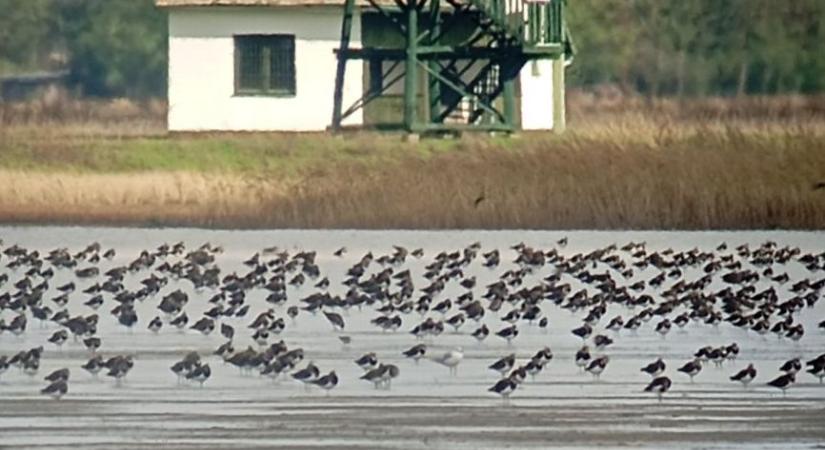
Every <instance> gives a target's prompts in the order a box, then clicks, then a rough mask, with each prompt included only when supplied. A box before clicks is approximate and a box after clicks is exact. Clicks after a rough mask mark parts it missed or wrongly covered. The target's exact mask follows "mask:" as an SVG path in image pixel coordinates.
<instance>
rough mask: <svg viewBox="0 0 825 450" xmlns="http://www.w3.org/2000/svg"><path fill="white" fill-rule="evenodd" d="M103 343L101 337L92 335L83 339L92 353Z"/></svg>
mask: <svg viewBox="0 0 825 450" xmlns="http://www.w3.org/2000/svg"><path fill="white" fill-rule="evenodd" d="M102 343H103V341H101V339H100V338H99V337H96V336H92V337H89V338H86V339H83V345H84V346H86V349H87V350H89V351H90V352H92V353H95V352H97V349H99V348H100V345H101V344H102Z"/></svg>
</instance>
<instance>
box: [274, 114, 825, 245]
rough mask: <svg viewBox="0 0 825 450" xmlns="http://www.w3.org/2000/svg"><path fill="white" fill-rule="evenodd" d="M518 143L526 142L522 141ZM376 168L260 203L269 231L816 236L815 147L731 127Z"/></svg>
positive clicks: (483, 151) (819, 192)
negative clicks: (753, 231) (787, 232)
mask: <svg viewBox="0 0 825 450" xmlns="http://www.w3.org/2000/svg"><path fill="white" fill-rule="evenodd" d="M522 139H524V140H530V139H532V138H530V137H523V138H522ZM524 147H527V148H526V149H524V150H520V151H516V152H514V151H507V150H503V149H499V148H478V149H473V150H468V151H466V152H463V153H450V154H446V155H444V156H441V157H439V158H436V159H434V160H430V161H420V160H410V161H406V162H404V163H402V164H398V165H395V166H386V167H379V168H367V167H358V166H354V167H347V168H340V169H337V170H336V172H335V173H334V174H333V173H330V174H325V175H321V176H318V177H315V178H313V179H308V180H305V181H304V183H302V184H301V185H300V186H297V187H295V188H294V189H293V190H292V191H291V192H290V195H287V196H284V197H275V198H272V199H271V200H270V201H269V203H268V204H267V207H266V208H265V210H266V211H268V212H269V214H268V217H269V219H270V224H271V225H274V226H300V227H313V228H315V227H319V228H325V227H356V228H363V227H367V228H386V227H389V228H493V229H496V228H538V229H542V228H555V229H570V228H588V229H628V228H631V229H742V228H788V229H800V228H801V229H821V228H823V226H825V190H823V189H817V188H815V186H816V184H817V183H820V182H825V141H823V139H822V138H821V137H820V136H794V137H793V138H791V137H785V136H777V137H772V138H768V137H754V136H748V135H744V134H741V133H739V132H737V131H735V130H730V131H728V132H725V133H721V134H718V133H713V132H708V133H707V134H697V135H694V136H691V137H688V138H685V139H680V140H676V141H667V140H666V139H665V140H663V141H662V142H661V144H660V145H650V144H638V143H635V144H628V143H625V142H621V141H617V142H612V141H605V140H592V139H587V138H573V139H569V140H564V141H561V142H559V141H554V140H552V139H547V138H537V139H536V140H535V141H534V142H525V143H524Z"/></svg>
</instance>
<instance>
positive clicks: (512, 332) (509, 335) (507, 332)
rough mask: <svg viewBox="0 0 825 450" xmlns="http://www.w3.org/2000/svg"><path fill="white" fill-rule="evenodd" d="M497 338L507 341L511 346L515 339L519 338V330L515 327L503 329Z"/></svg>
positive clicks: (497, 333)
mask: <svg viewBox="0 0 825 450" xmlns="http://www.w3.org/2000/svg"><path fill="white" fill-rule="evenodd" d="M496 336H498V337H500V338H502V339H506V340H507V344H511V343H512V342H513V339H515V338H516V336H518V328H516V326H515V325H510V326H509V327H505V328H502V329H500V330H498V331H497V332H496Z"/></svg>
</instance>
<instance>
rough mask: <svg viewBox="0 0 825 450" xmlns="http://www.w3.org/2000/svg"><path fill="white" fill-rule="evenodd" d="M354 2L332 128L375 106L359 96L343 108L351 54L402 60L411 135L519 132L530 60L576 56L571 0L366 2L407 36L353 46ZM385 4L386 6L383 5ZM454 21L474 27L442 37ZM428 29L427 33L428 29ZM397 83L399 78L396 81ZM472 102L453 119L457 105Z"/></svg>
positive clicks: (347, 10)
mask: <svg viewBox="0 0 825 450" xmlns="http://www.w3.org/2000/svg"><path fill="white" fill-rule="evenodd" d="M355 1H356V0H345V5H344V21H343V27H342V33H341V47H340V49H339V50H338V52H337V53H338V58H339V65H338V77H337V80H336V92H335V96H336V97H335V99H334V100H335V110H334V111H333V124H332V128H333V129H338V128H340V126H341V120H342V119H343V117H346V116H347V115H349V114H351V113H352V112H353V111H354V110H355V109H354V108H360V107H363V106H364V105H366V104H367V103H369V102H370V101H371V100H372V97H374V96H376V95H380V94H381V92H382V91H383V89H381V90H378V92H377V93H376V92H373V93H371V94H370V95H371V96H372V97H366V96H365V98H363V99H361V100H360V101H359V102H357V103H356V105H354V106H353V107H350V108H349V109H348V110H346V111H343V109H342V105H341V96H342V88H343V77H344V74H345V70H346V61H347V60H348V59H363V60H377V61H398V63H399V64H400V63H404V67H405V71H406V72H405V73H406V75H405V76H404V83H405V98H404V104H405V108H404V112H405V120H404V124H403V127H404V128H406V129H407V131H409V132H414V133H418V132H426V131H439V130H448V129H476V130H501V131H513V130H515V129H516V128H517V120H516V114H515V109H516V100H515V80H516V79H517V77H518V76H519V73H520V72H521V69H522V68H523V67H524V65H525V64H526V63H527V62H529V61H530V60H535V59H553V60H559V61H564V60H567V59H568V58H570V57H571V56H572V45H571V44H570V40H569V36H568V33H567V30H566V25H565V21H564V14H565V6H566V3H567V1H568V0H546V1H526V0H395V3H396V7H395V8H390V7H387V6H386V2H383V3H381V4H379V3H378V0H366V1H367V2H368V3H369V4H370V5H371V8H372V9H373V10H374V11H377V12H379V13H380V14H382V15H383V16H384V17H387V18H388V20H391V21H393V24H394V25H395V27H396V28H397V29H398V30H399V32H402V33H404V35H405V37H406V42H407V45H406V47H405V48H399V49H384V48H360V49H355V48H350V47H349V36H350V32H351V26H352V16H353V14H354V12H355ZM382 5H384V6H382ZM456 18H460V19H463V20H471V21H472V22H473V23H474V25H475V29H476V31H475V32H474V33H473V34H472V36H471V37H469V38H468V39H466V40H465V41H464V42H462V43H460V44H458V45H456V44H455V43H447V42H445V41H444V40H443V36H444V35H445V32H444V30H445V29H449V27H451V26H454V22H456ZM422 28H423V30H422ZM422 72H423V73H424V74H425V75H426V77H427V79H428V83H427V88H426V89H425V92H424V93H423V95H424V96H426V97H427V103H428V108H429V114H427V115H426V117H424V118H422V117H421V114H420V113H419V109H420V108H419V107H418V102H419V98H420V97H421V95H422V94H420V93H419V87H418V86H417V84H418V83H417V81H416V80H417V79H418V74H419V73H422ZM396 81H398V80H396ZM462 104H470V105H473V106H472V108H471V110H470V111H468V112H467V113H466V114H461V115H460V117H463V118H465V120H466V123H463V124H462V123H454V122H452V121H451V120H449V119H450V118H453V117H456V114H455V113H456V109H457V108H459V107H460V105H462Z"/></svg>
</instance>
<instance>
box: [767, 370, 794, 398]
mask: <svg viewBox="0 0 825 450" xmlns="http://www.w3.org/2000/svg"><path fill="white" fill-rule="evenodd" d="M795 382H796V374H795V373H792V372H790V373H786V374H784V375H780V376H778V377H776V378H774V379H773V380H771V381H769V382H768V386H773V387H775V388H777V389H781V390H782V395H785V391H787V390H788V388H789V387H791V385H793V384H794V383H795Z"/></svg>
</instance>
